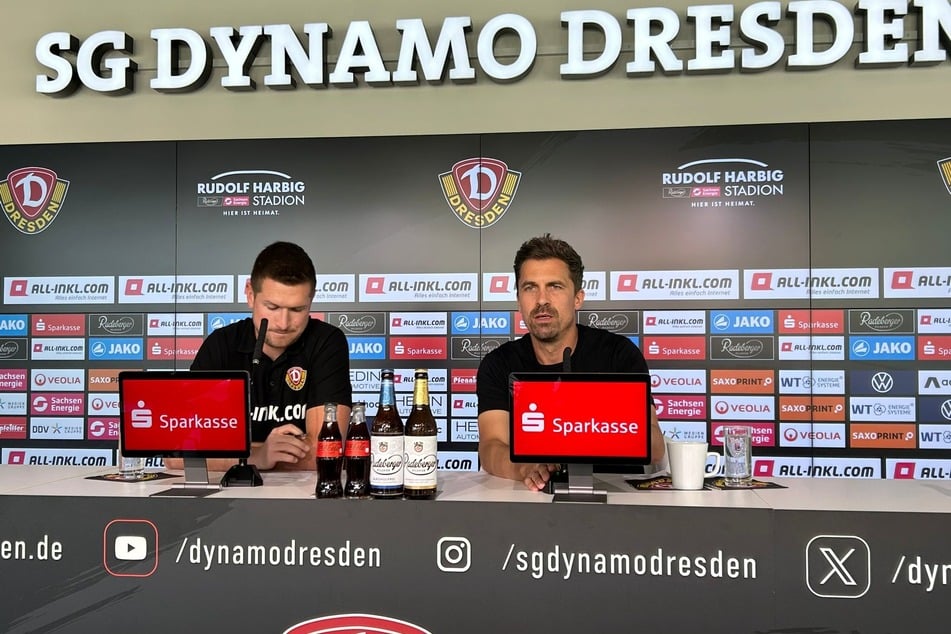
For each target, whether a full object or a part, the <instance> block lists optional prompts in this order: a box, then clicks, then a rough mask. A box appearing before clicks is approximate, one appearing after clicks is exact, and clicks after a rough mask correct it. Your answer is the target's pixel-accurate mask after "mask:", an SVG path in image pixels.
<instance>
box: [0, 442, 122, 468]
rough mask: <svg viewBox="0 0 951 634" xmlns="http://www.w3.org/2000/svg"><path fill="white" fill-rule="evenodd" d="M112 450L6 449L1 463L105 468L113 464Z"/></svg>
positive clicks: (0, 450) (2, 450) (3, 449)
mask: <svg viewBox="0 0 951 634" xmlns="http://www.w3.org/2000/svg"><path fill="white" fill-rule="evenodd" d="M112 454H113V451H112V449H35V448H32V447H31V448H26V447H4V448H2V449H0V463H2V464H20V465H43V466H57V465H71V466H83V467H105V466H106V465H111V464H113V455H112Z"/></svg>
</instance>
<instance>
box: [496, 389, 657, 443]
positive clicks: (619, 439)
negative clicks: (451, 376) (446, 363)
mask: <svg viewBox="0 0 951 634" xmlns="http://www.w3.org/2000/svg"><path fill="white" fill-rule="evenodd" d="M648 388H649V385H648V383H647V382H629V381H611V380H604V381H602V380H591V381H589V380H580V381H579V380H560V379H553V380H532V381H522V380H518V379H517V378H516V380H515V381H514V382H513V384H512V419H511V430H512V438H511V452H512V459H513V460H515V461H517V460H518V459H523V460H524V461H532V462H534V461H538V462H546V461H548V462H570V461H571V460H573V459H574V460H576V461H578V462H582V461H583V462H598V461H607V462H609V461H612V460H613V461H616V462H619V461H636V460H638V459H644V458H646V457H647V456H648V452H649V440H650V415H649V407H648V398H649V392H648ZM546 459H547V460H546Z"/></svg>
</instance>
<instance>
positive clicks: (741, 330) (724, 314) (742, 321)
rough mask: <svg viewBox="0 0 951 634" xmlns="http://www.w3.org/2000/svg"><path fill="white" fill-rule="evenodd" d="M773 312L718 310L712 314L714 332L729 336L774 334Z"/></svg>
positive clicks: (711, 323)
mask: <svg viewBox="0 0 951 634" xmlns="http://www.w3.org/2000/svg"><path fill="white" fill-rule="evenodd" d="M773 323H774V321H773V311H771V310H717V311H712V312H711V313H710V326H711V331H712V332H722V333H729V334H738V335H740V334H745V335H753V334H759V335H762V334H772V333H773Z"/></svg>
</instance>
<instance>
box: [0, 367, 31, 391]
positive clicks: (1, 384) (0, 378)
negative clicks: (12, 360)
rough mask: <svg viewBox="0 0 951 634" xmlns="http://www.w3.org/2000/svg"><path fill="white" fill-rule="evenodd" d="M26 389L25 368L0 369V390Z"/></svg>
mask: <svg viewBox="0 0 951 634" xmlns="http://www.w3.org/2000/svg"><path fill="white" fill-rule="evenodd" d="M24 391H26V369H24V368H17V369H9V370H8V369H0V392H24Z"/></svg>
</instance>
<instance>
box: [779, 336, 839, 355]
mask: <svg viewBox="0 0 951 634" xmlns="http://www.w3.org/2000/svg"><path fill="white" fill-rule="evenodd" d="M844 358H845V337H838V336H831V337H816V336H791V337H782V336H781V337H779V359H780V361H842V360H843V359H844Z"/></svg>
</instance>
